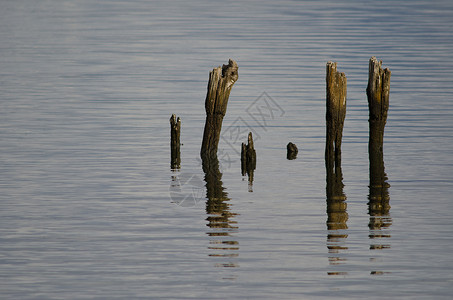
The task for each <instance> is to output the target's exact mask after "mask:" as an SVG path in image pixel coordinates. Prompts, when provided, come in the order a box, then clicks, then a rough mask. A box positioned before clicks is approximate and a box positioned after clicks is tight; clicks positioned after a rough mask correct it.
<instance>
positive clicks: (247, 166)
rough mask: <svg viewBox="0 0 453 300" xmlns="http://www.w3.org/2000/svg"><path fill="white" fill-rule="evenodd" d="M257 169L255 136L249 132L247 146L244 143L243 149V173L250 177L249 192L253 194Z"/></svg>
mask: <svg viewBox="0 0 453 300" xmlns="http://www.w3.org/2000/svg"><path fill="white" fill-rule="evenodd" d="M255 169H256V151H255V147H254V146H253V136H252V133H251V132H249V135H248V141H247V145H246V144H245V143H242V148H241V171H242V176H245V174H247V175H248V177H249V192H253V175H254V172H255Z"/></svg>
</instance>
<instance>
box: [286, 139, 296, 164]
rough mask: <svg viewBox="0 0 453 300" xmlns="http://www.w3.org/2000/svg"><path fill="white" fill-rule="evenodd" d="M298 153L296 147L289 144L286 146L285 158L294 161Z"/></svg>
mask: <svg viewBox="0 0 453 300" xmlns="http://www.w3.org/2000/svg"><path fill="white" fill-rule="evenodd" d="M298 152H299V149H297V146H296V145H295V144H293V143H291V142H289V143H288V145H286V158H287V159H288V160H293V159H296V157H297V153H298Z"/></svg>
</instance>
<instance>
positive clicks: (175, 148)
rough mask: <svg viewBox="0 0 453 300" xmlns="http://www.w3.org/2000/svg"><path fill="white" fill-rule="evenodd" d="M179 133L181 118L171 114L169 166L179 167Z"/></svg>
mask: <svg viewBox="0 0 453 300" xmlns="http://www.w3.org/2000/svg"><path fill="white" fill-rule="evenodd" d="M180 135H181V119H180V118H179V117H178V118H176V115H175V114H173V115H171V117H170V136H171V140H170V150H171V162H170V165H171V168H172V169H179V168H181V151H180V141H179V137H180Z"/></svg>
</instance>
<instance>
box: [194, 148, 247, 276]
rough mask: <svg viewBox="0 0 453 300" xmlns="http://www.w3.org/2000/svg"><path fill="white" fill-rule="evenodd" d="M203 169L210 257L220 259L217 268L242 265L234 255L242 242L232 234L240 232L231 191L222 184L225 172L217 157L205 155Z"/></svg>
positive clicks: (236, 255)
mask: <svg viewBox="0 0 453 300" xmlns="http://www.w3.org/2000/svg"><path fill="white" fill-rule="evenodd" d="M202 164H203V172H204V173H205V177H204V179H205V182H206V198H207V201H206V213H207V215H208V217H207V218H206V220H207V221H208V224H207V226H208V227H209V228H210V230H209V231H208V232H207V234H208V235H209V237H210V238H211V239H210V241H209V244H210V246H209V249H210V250H212V253H211V254H209V256H211V257H216V258H218V261H217V262H216V264H215V266H217V267H233V268H234V267H239V265H238V264H237V262H236V261H235V258H236V257H238V256H239V253H238V250H239V243H238V242H237V241H236V240H235V239H234V238H233V236H232V234H233V233H236V232H238V226H237V222H236V221H234V220H233V219H234V217H235V216H236V215H237V214H235V213H233V212H231V210H230V207H231V204H230V203H229V201H230V198H228V193H227V192H226V191H225V188H224V187H223V183H222V173H221V172H220V170H219V161H218V159H217V156H213V157H211V158H203V162H202Z"/></svg>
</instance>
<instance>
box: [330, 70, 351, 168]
mask: <svg viewBox="0 0 453 300" xmlns="http://www.w3.org/2000/svg"><path fill="white" fill-rule="evenodd" d="M346 81H347V80H346V76H345V74H344V73H340V72H338V71H337V63H336V62H331V61H329V62H328V63H327V65H326V153H325V157H326V164H333V162H335V164H341V139H342V137H343V125H344V119H345V116H346Z"/></svg>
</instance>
